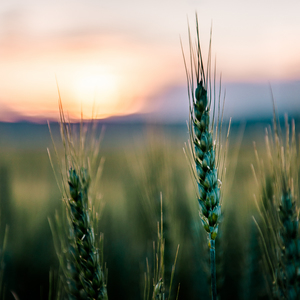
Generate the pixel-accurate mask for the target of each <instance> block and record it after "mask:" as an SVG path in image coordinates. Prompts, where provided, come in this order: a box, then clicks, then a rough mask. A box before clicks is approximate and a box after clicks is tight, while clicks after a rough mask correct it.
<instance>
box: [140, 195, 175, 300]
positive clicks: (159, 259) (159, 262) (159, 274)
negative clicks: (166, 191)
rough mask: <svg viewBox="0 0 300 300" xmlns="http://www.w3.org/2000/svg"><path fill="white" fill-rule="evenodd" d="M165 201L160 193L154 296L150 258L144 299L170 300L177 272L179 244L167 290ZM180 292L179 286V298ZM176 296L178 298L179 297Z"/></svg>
mask: <svg viewBox="0 0 300 300" xmlns="http://www.w3.org/2000/svg"><path fill="white" fill-rule="evenodd" d="M163 224H164V220H163V201H162V194H160V221H159V222H158V223H157V243H155V242H153V253H154V259H153V266H154V271H153V278H152V281H153V289H152V296H151V298H150V295H151V288H150V278H151V276H150V269H149V263H148V259H146V265H147V272H145V286H144V300H149V299H151V300H170V299H171V290H172V283H173V279H174V274H175V266H176V262H177V258H178V252H179V245H178V247H177V251H176V255H175V260H174V264H173V266H172V271H171V278H170V283H169V289H168V290H167V291H166V288H165V239H164V228H163ZM178 294H179V286H178V290H177V298H178ZM177 298H176V299H177Z"/></svg>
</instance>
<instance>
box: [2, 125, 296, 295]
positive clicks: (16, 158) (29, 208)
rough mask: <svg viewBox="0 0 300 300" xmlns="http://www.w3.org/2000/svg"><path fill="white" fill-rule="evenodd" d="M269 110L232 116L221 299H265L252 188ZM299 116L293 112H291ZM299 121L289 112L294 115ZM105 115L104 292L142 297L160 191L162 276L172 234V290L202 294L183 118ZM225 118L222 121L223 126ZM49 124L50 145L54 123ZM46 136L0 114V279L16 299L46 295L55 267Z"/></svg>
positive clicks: (53, 188)
mask: <svg viewBox="0 0 300 300" xmlns="http://www.w3.org/2000/svg"><path fill="white" fill-rule="evenodd" d="M271 121H272V120H266V121H263V120H261V121H257V120H256V121H255V122H251V121H248V122H247V123H233V124H232V129H231V135H230V143H229V149H228V159H227V172H226V177H225V181H224V183H223V192H224V197H223V201H224V202H223V207H224V221H223V222H222V224H221V229H220V230H221V234H220V238H219V241H218V243H219V244H217V247H220V249H222V252H219V253H221V254H219V256H218V258H217V260H218V279H219V293H220V295H221V299H263V298H264V297H266V288H265V286H264V283H263V277H262V273H261V270H260V264H261V254H260V250H259V249H260V248H259V242H258V236H257V231H256V228H255V226H254V224H253V221H252V219H251V217H252V215H253V214H255V213H256V212H255V209H254V202H253V194H254V193H257V192H258V191H257V190H256V187H255V184H254V178H253V174H252V172H251V167H250V165H251V163H254V164H255V157H254V151H253V141H254V140H255V141H256V143H257V148H258V151H259V153H260V154H261V158H262V159H263V158H264V156H265V147H264V132H265V127H267V126H268V125H269V124H271ZM298 123H299V122H298ZM296 124H297V122H296ZM103 125H105V133H104V139H103V141H102V147H101V151H100V153H101V155H102V156H103V157H104V158H105V164H104V169H103V174H102V177H101V180H100V182H99V191H100V192H101V194H102V202H103V203H104V207H103V209H102V212H101V221H100V228H101V232H103V233H104V259H105V262H106V264H107V267H108V294H109V297H110V299H120V298H122V299H141V297H142V293H143V278H144V272H145V271H146V257H148V260H149V262H150V266H151V264H152V260H153V259H152V258H153V251H152V248H153V247H152V243H153V241H155V240H156V238H157V231H156V230H157V222H158V221H159V218H160V192H162V195H163V210H164V229H165V238H166V257H165V260H166V272H167V273H166V275H167V276H166V277H167V278H168V276H169V273H170V271H171V266H172V264H173V261H174V258H175V253H176V247H177V245H178V244H180V251H179V258H178V262H177V265H176V273H175V284H174V288H175V289H176V288H177V285H178V283H180V294H179V295H180V297H179V299H198V298H199V294H200V293H201V295H202V296H201V299H209V294H208V291H209V288H208V287H209V277H208V273H207V272H206V271H207V268H208V265H207V263H208V253H207V250H206V249H207V248H206V247H205V243H206V241H205V239H206V238H205V235H204V233H203V228H202V227H201V226H200V223H199V221H200V220H199V217H198V204H197V199H196V196H195V192H194V187H193V181H192V178H191V175H190V172H189V168H188V163H187V161H186V158H185V156H184V153H183V147H184V143H185V142H186V141H187V140H188V133H187V127H186V125H185V124H184V123H183V124H182V123H178V124H146V123H118V122H106V124H104V122H102V123H99V126H98V127H99V130H98V132H99V134H100V131H101V128H102V127H103ZM225 127H226V126H225ZM51 128H52V131H53V135H54V140H55V143H56V145H57V146H58V149H60V150H61V148H60V143H59V141H60V138H59V130H58V128H59V127H58V124H57V123H52V124H51ZM47 147H48V148H50V151H51V152H52V154H54V151H53V145H52V142H51V138H50V134H49V130H48V127H47V125H46V124H32V123H26V122H23V123H0V197H1V198H0V199H1V202H0V203H1V228H0V229H1V236H2V237H3V233H4V228H5V224H8V225H9V235H8V247H7V251H6V253H5V276H4V283H5V285H6V289H7V299H13V298H12V296H11V291H13V292H15V293H16V294H17V295H18V297H19V299H46V298H47V295H48V288H49V287H48V281H49V271H50V269H53V270H57V268H58V261H57V258H56V254H55V251H54V246H53V242H52V235H51V231H50V228H49V224H48V220H47V218H48V217H53V216H54V212H55V209H60V207H61V195H60V192H59V189H58V186H57V184H56V182H55V177H54V174H53V170H52V168H51V165H50V162H49V158H48V155H47V150H46V149H47Z"/></svg>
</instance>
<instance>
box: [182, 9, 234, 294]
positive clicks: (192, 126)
mask: <svg viewBox="0 0 300 300" xmlns="http://www.w3.org/2000/svg"><path fill="white" fill-rule="evenodd" d="M196 30H197V40H196V43H195V44H193V43H192V39H191V34H190V30H189V46H190V70H188V67H187V63H186V60H185V56H184V54H183V57H184V63H185V69H186V76H187V83H188V96H189V104H190V114H189V116H190V118H189V126H188V127H189V134H190V153H191V155H190V158H189V161H190V164H191V170H192V174H193V177H194V178H195V182H196V185H197V198H198V203H199V206H200V218H201V222H202V225H203V228H204V229H205V231H206V232H207V235H208V244H209V247H210V250H211V280H212V296H213V299H216V297H217V295H216V270H215V239H216V237H217V234H218V227H219V223H220V220H221V192H220V188H221V182H222V174H223V169H224V158H225V153H226V151H225V149H224V156H222V157H221V156H220V149H221V146H220V145H221V138H220V137H221V134H220V133H221V130H222V119H223V109H224V103H223V108H222V112H221V108H220V94H221V88H220V91H219V94H218V96H216V84H215V82H216V80H215V77H216V75H215V73H214V80H213V87H212V82H211V78H210V77H211V70H210V69H211V39H210V43H209V52H208V61H207V70H206V72H205V71H204V64H203V60H202V52H201V47H200V36H199V28H198V18H197V15H196ZM217 97H218V117H217V120H216V122H215V111H216V101H215V99H216V98H217ZM212 99H213V103H212ZM211 115H212V116H211ZM211 117H212V119H211ZM218 131H219V133H218ZM228 133H229V128H228ZM227 137H228V135H227ZM221 160H222V163H220V162H221Z"/></svg>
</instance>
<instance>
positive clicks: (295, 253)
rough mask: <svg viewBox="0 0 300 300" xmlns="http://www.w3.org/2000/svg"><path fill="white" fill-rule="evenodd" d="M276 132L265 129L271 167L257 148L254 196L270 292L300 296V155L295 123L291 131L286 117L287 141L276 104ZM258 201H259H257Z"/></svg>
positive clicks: (274, 122) (277, 294) (278, 296)
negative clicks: (258, 192)
mask: <svg viewBox="0 0 300 300" xmlns="http://www.w3.org/2000/svg"><path fill="white" fill-rule="evenodd" d="M273 106H274V121H273V132H272V130H271V128H269V129H266V137H265V141H266V149H267V156H268V164H267V166H268V170H266V169H267V168H265V166H264V161H263V160H262V159H261V158H260V157H259V154H258V152H257V150H256V148H255V155H256V160H257V166H258V168H257V170H256V171H255V170H254V167H253V166H252V168H253V171H254V175H255V179H256V182H257V184H258V186H259V187H260V190H261V193H260V195H259V199H255V200H256V203H257V207H258V210H259V212H260V216H261V220H255V222H256V223H257V224H258V222H260V221H261V223H260V226H259V229H260V231H261V235H262V243H263V246H264V250H265V251H264V253H265V267H266V269H265V270H267V273H268V274H269V275H271V277H270V276H269V278H271V280H270V279H269V283H270V282H272V284H270V285H269V287H270V294H271V295H272V297H274V298H275V299H299V297H300V235H299V186H298V173H299V166H300V165H299V155H298V153H297V145H296V133H295V123H294V120H292V125H291V128H292V130H291V132H290V124H289V123H288V118H287V116H286V118H285V140H284V137H283V135H284V133H283V132H282V131H281V128H280V123H279V121H278V120H277V116H276V111H275V103H274V102H273ZM258 200H259V201H258Z"/></svg>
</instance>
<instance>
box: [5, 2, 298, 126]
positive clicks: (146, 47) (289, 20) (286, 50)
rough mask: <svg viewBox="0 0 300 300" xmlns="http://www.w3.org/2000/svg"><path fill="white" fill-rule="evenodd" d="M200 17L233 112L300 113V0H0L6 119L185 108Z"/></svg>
mask: <svg viewBox="0 0 300 300" xmlns="http://www.w3.org/2000/svg"><path fill="white" fill-rule="evenodd" d="M196 11H197V13H198V17H199V27H200V36H201V41H202V50H203V53H204V57H206V56H205V54H207V48H208V43H209V34H210V28H211V26H212V31H213V37H212V47H213V57H215V59H216V62H217V70H218V73H222V89H223V91H225V90H226V113H227V114H228V116H229V115H230V116H233V117H235V118H244V117H247V116H248V117H249V116H257V115H262V114H264V113H268V112H269V113H270V114H271V113H272V104H271V93H270V86H271V87H272V90H273V94H274V97H275V100H276V102H277V104H278V107H279V108H280V109H282V111H285V110H286V111H287V112H293V113H295V112H298V113H300V105H299V104H300V99H299V98H300V55H299V54H300V19H299V14H298V12H299V11H300V2H299V1H292V0H291V1H277V0H273V1H271V0H270V1H269V0H264V1H262V0H260V1H258V0H253V1H237V0H229V1H224V0H215V1H214V0H210V1H208V0H206V1H204V0H198V1H196V0H185V1H179V0H177V1H174V0H172V1H171V0H151V1H150V0H122V1H121V0H110V1H103V0H85V1H83V0H52V1H49V0H47V1H46V0H2V1H1V2H0V121H9V122H11V121H17V120H22V119H26V120H32V121H44V120H46V119H49V120H57V118H58V95H59V93H60V95H61V99H62V102H63V106H64V109H65V111H68V113H69V115H70V116H71V117H72V118H78V117H79V116H80V112H81V111H82V112H83V114H84V116H85V117H90V116H91V115H92V114H93V112H94V114H96V116H97V117H99V118H107V117H111V116H124V115H125V116H126V115H132V114H139V115H143V116H145V118H150V119H151V118H153V119H154V120H167V121H168V120H170V121H172V120H173V121H174V120H175V121H176V120H180V121H181V120H184V119H186V118H187V115H188V98H187V88H186V77H185V70H184V64H183V58H182V52H181V46H180V39H181V40H182V44H183V48H184V51H185V52H186V53H187V51H188V32H187V29H188V23H189V24H190V27H191V31H192V35H193V36H195V30H194V28H195V12H196Z"/></svg>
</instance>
